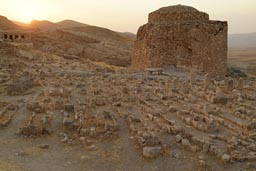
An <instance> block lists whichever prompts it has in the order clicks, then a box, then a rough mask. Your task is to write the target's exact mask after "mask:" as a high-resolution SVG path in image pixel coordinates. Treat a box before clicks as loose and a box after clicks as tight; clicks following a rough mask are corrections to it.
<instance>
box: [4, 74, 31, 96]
mask: <svg viewBox="0 0 256 171" xmlns="http://www.w3.org/2000/svg"><path fill="white" fill-rule="evenodd" d="M32 87H33V79H31V78H29V77H21V78H19V79H17V80H15V81H14V82H13V83H11V84H10V85H9V86H8V87H7V95H15V94H17V95H18V94H22V93H24V92H26V91H27V90H29V89H30V88H32Z"/></svg>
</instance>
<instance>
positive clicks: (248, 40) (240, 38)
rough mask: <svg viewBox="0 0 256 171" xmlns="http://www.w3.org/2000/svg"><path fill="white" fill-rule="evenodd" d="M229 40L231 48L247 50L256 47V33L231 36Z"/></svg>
mask: <svg viewBox="0 0 256 171" xmlns="http://www.w3.org/2000/svg"><path fill="white" fill-rule="evenodd" d="M228 39H229V40H228V46H229V47H230V48H241V49H245V48H255V47H256V33H245V34H230V35H229V37H228Z"/></svg>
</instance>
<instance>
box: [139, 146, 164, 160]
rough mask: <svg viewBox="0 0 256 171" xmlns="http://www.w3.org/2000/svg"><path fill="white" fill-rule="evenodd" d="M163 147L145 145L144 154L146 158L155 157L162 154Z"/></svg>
mask: <svg viewBox="0 0 256 171" xmlns="http://www.w3.org/2000/svg"><path fill="white" fill-rule="evenodd" d="M161 151H162V148H161V147H158V146H157V147H143V156H144V157H145V158H155V157H157V156H159V155H160V154H161Z"/></svg>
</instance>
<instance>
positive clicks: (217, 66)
mask: <svg viewBox="0 0 256 171" xmlns="http://www.w3.org/2000/svg"><path fill="white" fill-rule="evenodd" d="M227 31H228V25H227V22H222V21H211V20H209V15H208V14H206V13H203V12H200V11H198V10H197V9H195V8H193V7H188V6H182V5H177V6H170V7H164V8H161V9H159V10H157V11H155V12H152V13H150V14H149V20H148V23H147V24H145V25H143V26H141V27H140V28H139V30H138V33H137V40H136V42H135V51H134V57H133V59H132V67H133V68H137V69H145V68H158V67H164V66H166V65H181V66H185V67H191V68H195V69H198V70H201V71H204V72H207V73H209V74H211V75H224V74H225V73H226V67H227Z"/></svg>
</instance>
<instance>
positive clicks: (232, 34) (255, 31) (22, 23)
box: [0, 14, 256, 35]
mask: <svg viewBox="0 0 256 171" xmlns="http://www.w3.org/2000/svg"><path fill="white" fill-rule="evenodd" d="M0 16H1V14H0ZM2 16H3V15H2ZM5 17H7V16H5ZM7 18H8V17H7ZM8 19H9V20H10V21H12V22H14V23H15V22H19V23H22V24H24V25H28V26H29V25H30V24H31V22H32V21H39V22H42V21H48V22H51V23H54V24H57V23H59V22H62V21H67V20H69V21H74V22H78V23H82V24H87V25H90V26H96V27H102V26H98V25H91V24H89V23H84V22H81V21H77V20H73V19H63V20H60V21H57V22H53V21H50V20H38V19H32V20H31V22H30V23H24V22H22V21H17V20H12V19H10V18H8ZM102 28H106V29H109V30H112V31H115V32H122V33H133V34H137V32H135V33H134V32H130V31H118V30H113V29H111V28H107V27H102ZM138 29H139V28H138ZM253 33H256V31H253V32H241V33H228V34H229V35H231V34H232V35H234V34H253Z"/></svg>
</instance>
